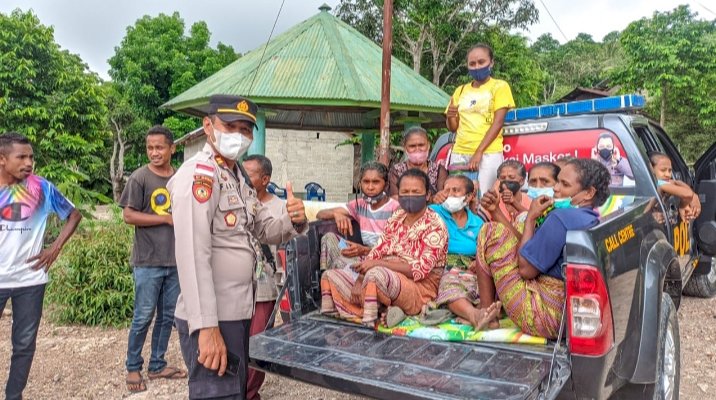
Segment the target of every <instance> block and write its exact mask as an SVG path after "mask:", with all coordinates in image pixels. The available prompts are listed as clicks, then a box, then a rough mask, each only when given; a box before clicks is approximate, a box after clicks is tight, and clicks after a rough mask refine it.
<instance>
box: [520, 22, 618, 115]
mask: <svg viewBox="0 0 716 400" xmlns="http://www.w3.org/2000/svg"><path fill="white" fill-rule="evenodd" d="M618 37H619V33H618V32H611V33H609V34H608V35H607V36H605V37H604V40H603V42H601V43H600V42H595V41H594V39H593V38H592V36H591V35H588V34H585V33H580V34H578V35H577V37H576V38H574V39H573V40H570V41H569V42H567V43H565V44H564V45H560V44H559V42H558V41H557V40H555V39H554V38H553V37H552V35H550V34H544V35H542V36H540V37H539V38H537V40H536V41H535V42H534V43H533V44H532V47H531V49H532V50H533V51H534V52H535V54H536V57H537V60H538V63H539V65H540V67H541V69H542V70H543V72H544V80H543V84H542V96H541V97H542V98H541V101H542V102H553V101H555V100H557V99H559V98H560V97H562V96H564V95H565V94H567V93H569V92H570V91H571V90H573V89H574V88H575V87H577V86H582V87H598V86H601V85H603V82H604V81H605V80H607V79H608V78H609V76H610V72H611V71H612V70H613V69H615V68H617V66H618V65H620V63H621V62H622V60H623V55H622V50H621V46H620V44H619V41H618Z"/></svg>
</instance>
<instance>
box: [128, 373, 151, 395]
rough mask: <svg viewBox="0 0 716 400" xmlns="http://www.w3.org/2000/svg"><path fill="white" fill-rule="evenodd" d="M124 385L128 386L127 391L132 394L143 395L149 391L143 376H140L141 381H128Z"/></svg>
mask: <svg viewBox="0 0 716 400" xmlns="http://www.w3.org/2000/svg"><path fill="white" fill-rule="evenodd" d="M124 383H125V384H126V385H127V390H129V392H130V393H141V392H146V391H147V385H146V384H144V378H143V377H142V375H141V374H140V375H139V379H126V380H125V381H124ZM130 386H134V387H137V388H138V389H134V390H133V389H132V388H130Z"/></svg>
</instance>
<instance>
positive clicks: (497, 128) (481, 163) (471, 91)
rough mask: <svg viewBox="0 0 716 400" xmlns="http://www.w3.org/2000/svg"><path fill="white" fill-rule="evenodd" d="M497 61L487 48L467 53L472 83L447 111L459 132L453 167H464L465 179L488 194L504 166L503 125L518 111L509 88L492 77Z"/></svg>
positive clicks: (454, 97) (459, 90)
mask: <svg viewBox="0 0 716 400" xmlns="http://www.w3.org/2000/svg"><path fill="white" fill-rule="evenodd" d="M493 66H494V60H493V56H492V48H490V46H488V45H486V44H478V45H475V46H473V47H472V48H471V49H470V50H469V51H468V52H467V68H468V71H469V73H470V76H471V77H472V82H470V83H466V84H464V85H462V86H459V87H458V88H457V89H455V93H453V95H452V97H451V98H450V104H449V105H448V107H447V109H446V110H445V114H446V116H447V127H448V129H449V130H450V131H452V132H456V134H457V136H456V139H455V144H454V145H453V148H452V154H451V156H450V166H462V167H463V168H464V169H467V170H468V171H472V172H467V173H466V175H468V177H469V178H470V179H472V180H473V181H476V183H477V184H476V186H477V187H478V188H479V189H480V195H482V193H485V192H487V191H488V190H489V189H490V188H491V187H492V186H493V185H494V183H495V180H496V179H497V168H499V166H500V164H502V161H503V156H502V124H503V123H504V121H505V115H506V114H507V111H508V110H509V109H510V108H514V107H515V101H514V100H513V99H512V91H511V90H510V85H509V84H508V83H507V82H505V81H503V80H500V79H495V78H492V77H490V75H491V73H492V67H493Z"/></svg>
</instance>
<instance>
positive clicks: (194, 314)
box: [167, 95, 307, 399]
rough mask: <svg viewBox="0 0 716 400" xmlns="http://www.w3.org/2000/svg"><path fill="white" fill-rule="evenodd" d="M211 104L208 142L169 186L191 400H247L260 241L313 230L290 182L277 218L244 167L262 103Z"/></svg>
mask: <svg viewBox="0 0 716 400" xmlns="http://www.w3.org/2000/svg"><path fill="white" fill-rule="evenodd" d="M209 107H210V108H209V115H208V116H206V117H204V120H203V125H204V132H205V133H206V137H207V143H206V145H205V146H204V148H203V150H202V151H200V152H199V153H198V154H197V155H195V156H194V157H192V158H191V159H189V160H187V161H186V162H185V163H184V164H183V165H182V166H181V167H180V168H179V170H178V171H177V172H176V174H175V175H174V177H173V178H172V179H171V181H169V184H168V185H167V187H168V189H169V192H170V195H171V203H172V209H173V219H174V236H175V239H176V243H175V246H176V259H177V270H178V272H179V286H180V288H181V294H180V295H179V299H178V300H177V306H176V312H175V316H176V325H177V331H178V332H179V340H180V344H181V350H182V355H183V357H184V361H185V362H186V365H187V368H188V369H189V398H191V399H207V398H221V399H244V398H245V396H246V377H247V371H248V363H247V361H248V340H249V327H250V323H251V316H252V313H253V305H254V283H253V282H254V276H256V275H257V274H260V273H261V271H260V269H261V263H260V262H257V258H258V257H257V256H258V255H260V254H261V249H260V245H258V241H260V242H262V243H267V244H279V243H283V242H286V241H288V240H289V239H291V238H292V237H293V236H295V235H297V234H298V233H299V232H303V231H305V230H306V229H307V224H306V215H305V212H304V208H303V202H302V201H301V200H299V199H296V198H295V197H293V193H292V191H291V185H290V183H287V184H286V191H287V194H288V197H287V201H286V210H287V213H286V214H283V215H282V216H280V217H278V216H275V215H274V214H272V213H271V212H270V211H269V210H268V209H267V208H266V207H264V206H263V205H262V204H261V202H260V201H259V200H258V199H257V197H256V191H255V190H254V189H253V188H251V187H250V186H249V184H248V182H247V180H246V179H245V177H244V176H245V175H244V174H243V171H242V170H241V165H240V164H239V163H237V160H238V159H239V158H240V157H241V156H242V155H244V153H246V151H247V150H248V148H249V145H250V144H251V140H252V139H253V129H254V125H255V123H256V111H257V107H256V104H254V103H253V102H252V101H251V100H249V99H246V98H243V97H239V96H224V95H215V96H212V97H211V98H210V99H209ZM227 367H228V368H227Z"/></svg>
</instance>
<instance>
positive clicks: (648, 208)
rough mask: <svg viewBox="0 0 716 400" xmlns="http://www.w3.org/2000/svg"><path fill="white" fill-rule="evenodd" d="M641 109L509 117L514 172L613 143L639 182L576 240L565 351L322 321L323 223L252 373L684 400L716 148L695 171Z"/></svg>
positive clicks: (708, 234) (622, 190) (575, 106)
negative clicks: (660, 179)
mask: <svg viewBox="0 0 716 400" xmlns="http://www.w3.org/2000/svg"><path fill="white" fill-rule="evenodd" d="M643 104H644V99H643V98H642V97H640V96H637V95H625V96H616V97H610V98H604V99H597V100H587V101H578V102H570V103H563V104H555V105H547V106H539V107H529V108H523V109H517V110H512V111H510V112H509V113H508V116H507V119H506V121H507V122H506V124H505V129H504V139H505V140H504V154H505V157H506V158H516V159H519V160H520V161H522V162H523V163H525V164H526V165H527V167H528V168H529V166H530V165H531V164H533V163H537V162H540V161H554V159H556V158H558V157H563V156H565V155H568V156H571V157H591V156H592V154H593V151H594V150H593V149H594V148H595V145H596V143H597V141H598V140H599V138H600V136H601V137H604V134H608V136H609V137H611V138H612V140H613V143H614V147H615V148H616V150H615V151H618V152H619V154H620V156H621V157H624V158H626V159H627V160H628V162H629V164H630V166H631V170H632V172H633V179H628V178H625V182H624V184H623V185H621V186H618V187H611V197H610V198H609V200H608V201H607V203H606V204H605V205H604V206H602V207H601V208H600V210H599V211H600V213H601V220H600V224H599V225H597V226H595V227H593V228H591V229H588V230H584V231H570V232H569V233H568V235H567V245H566V246H565V248H564V259H565V263H564V265H563V273H564V276H565V287H566V289H565V290H566V304H565V309H566V312H565V313H564V317H563V332H562V336H561V339H560V340H556V341H548V342H547V344H545V345H538V346H535V345H518V344H508V343H504V344H501V343H486V342H470V343H466V342H465V343H457V342H439V341H430V340H423V339H416V338H408V337H399V336H386V335H383V334H379V333H376V332H374V331H372V330H369V329H366V328H363V327H359V326H356V325H353V324H350V323H345V322H341V321H338V320H334V319H330V318H325V317H322V316H320V315H319V314H318V312H317V309H318V308H319V306H320V288H319V280H320V269H319V252H320V239H321V236H322V235H323V234H324V233H325V232H327V231H332V230H335V225H333V224H332V223H328V222H316V223H313V224H312V226H311V229H310V231H309V233H308V235H306V236H301V237H298V238H295V239H293V241H291V242H290V243H289V244H288V246H287V250H286V267H287V279H288V280H287V283H286V284H287V291H288V298H289V300H288V301H289V302H290V318H289V320H288V321H286V322H285V323H284V324H283V325H281V326H279V327H277V328H274V329H271V330H268V331H266V332H264V333H262V334H260V335H257V336H254V337H252V338H251V340H250V357H251V362H252V364H253V366H255V367H256V368H259V369H263V370H265V371H268V372H271V373H276V374H280V375H283V376H287V377H290V378H293V379H298V380H301V381H304V382H308V383H312V384H316V385H320V386H324V387H327V388H331V389H334V390H339V391H342V392H346V393H355V394H360V395H365V396H369V397H374V398H379V399H389V400H396V399H401V400H402V399H552V398H567V399H573V398H576V399H603V398H627V399H634V398H653V399H671V398H678V397H679V378H680V376H679V375H680V351H679V322H678V319H677V314H676V310H677V308H678V307H679V303H680V299H681V296H682V294H686V295H690V296H698V297H711V296H713V295H714V294H716V263H715V262H714V256H716V220H715V219H716V145H714V144H710V148H708V150H707V151H706V153H705V154H704V155H703V157H701V158H700V159H699V160H698V161H697V162H696V164H695V165H694V168H689V166H688V165H687V164H686V162H685V161H684V160H683V158H682V157H681V156H680V155H679V152H678V151H677V148H676V146H674V144H673V143H672V142H671V140H670V139H669V137H668V136H667V134H666V133H665V132H664V130H663V129H662V128H661V127H659V126H658V125H657V124H655V123H654V122H653V121H651V120H649V119H647V118H646V117H644V116H642V115H639V114H638V112H637V111H638V109H639V108H641V107H642V106H643ZM449 148H450V137H449V135H447V136H445V137H442V138H441V139H440V140H439V141H438V143H437V145H436V146H435V149H434V150H433V157H434V158H435V157H437V158H438V159H440V158H446V157H448V156H449ZM650 151H660V152H663V153H666V154H668V155H669V157H671V160H672V163H673V167H674V172H673V175H674V178H675V179H679V180H681V181H683V182H686V183H688V184H689V185H691V186H692V187H693V188H694V190H695V192H696V193H697V194H698V196H699V197H700V201H701V204H702V213H701V215H700V217H699V218H698V219H697V220H696V221H694V222H688V221H682V220H680V216H679V212H678V205H679V200H678V199H675V198H670V197H664V196H662V195H660V194H659V192H658V191H657V181H656V179H655V177H654V175H653V174H652V172H651V169H650V163H649V159H648V157H647V154H648V152H650ZM353 230H354V233H356V235H355V237H353V238H352V239H353V240H355V241H357V242H360V236H359V235H358V234H357V232H358V229H357V226H356V227H354V229H353ZM585 305H588V306H585Z"/></svg>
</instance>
